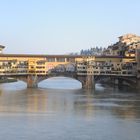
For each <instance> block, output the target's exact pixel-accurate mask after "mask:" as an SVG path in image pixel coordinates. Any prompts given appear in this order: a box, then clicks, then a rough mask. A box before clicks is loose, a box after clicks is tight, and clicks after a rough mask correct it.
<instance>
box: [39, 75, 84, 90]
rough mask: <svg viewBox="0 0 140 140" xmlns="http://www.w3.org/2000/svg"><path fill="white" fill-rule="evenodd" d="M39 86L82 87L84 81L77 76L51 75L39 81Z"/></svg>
mask: <svg viewBox="0 0 140 140" xmlns="http://www.w3.org/2000/svg"><path fill="white" fill-rule="evenodd" d="M38 85H39V87H43V88H52V89H81V88H82V83H81V81H79V80H78V79H76V78H73V77H68V76H67V77H66V76H51V77H46V78H44V79H42V80H40V81H39V83H38Z"/></svg>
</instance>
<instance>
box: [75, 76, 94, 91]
mask: <svg viewBox="0 0 140 140" xmlns="http://www.w3.org/2000/svg"><path fill="white" fill-rule="evenodd" d="M77 80H79V81H81V83H82V88H84V89H95V80H94V75H87V76H78V78H77Z"/></svg>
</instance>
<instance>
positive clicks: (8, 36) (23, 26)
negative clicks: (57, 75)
mask: <svg viewBox="0 0 140 140" xmlns="http://www.w3.org/2000/svg"><path fill="white" fill-rule="evenodd" d="M0 7H1V8H0V17H1V21H0V44H1V45H4V46H6V48H5V50H4V53H12V54H69V53H71V52H79V51H80V50H81V49H89V48H91V47H95V46H99V47H107V46H108V45H110V44H114V43H115V42H117V41H118V37H119V36H121V35H124V34H127V33H133V34H137V35H140V0H0Z"/></svg>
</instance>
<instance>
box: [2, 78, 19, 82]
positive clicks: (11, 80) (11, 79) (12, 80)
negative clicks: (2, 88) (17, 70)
mask: <svg viewBox="0 0 140 140" xmlns="http://www.w3.org/2000/svg"><path fill="white" fill-rule="evenodd" d="M11 82H17V79H13V78H5V79H0V83H11Z"/></svg>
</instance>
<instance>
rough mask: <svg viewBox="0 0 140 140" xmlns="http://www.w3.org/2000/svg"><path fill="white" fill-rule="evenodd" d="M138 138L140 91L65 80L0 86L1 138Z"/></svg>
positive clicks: (133, 139) (9, 139) (139, 138)
mask: <svg viewBox="0 0 140 140" xmlns="http://www.w3.org/2000/svg"><path fill="white" fill-rule="evenodd" d="M58 139H59V140H140V92H139V91H136V90H134V89H133V90H132V89H129V88H127V87H125V88H121V89H118V88H117V87H110V86H103V85H99V84H97V85H96V90H95V91H92V90H84V89H81V84H80V83H79V82H78V81H74V80H72V79H68V78H64V77H61V78H52V79H49V80H46V81H43V82H42V83H40V84H39V88H37V89H27V88H26V84H25V83H23V82H15V83H6V84H1V85H0V140H58Z"/></svg>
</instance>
